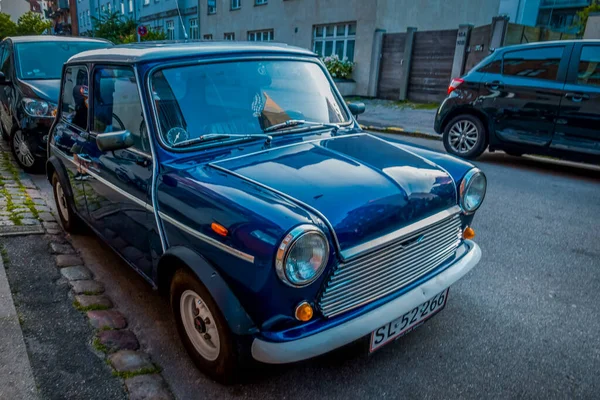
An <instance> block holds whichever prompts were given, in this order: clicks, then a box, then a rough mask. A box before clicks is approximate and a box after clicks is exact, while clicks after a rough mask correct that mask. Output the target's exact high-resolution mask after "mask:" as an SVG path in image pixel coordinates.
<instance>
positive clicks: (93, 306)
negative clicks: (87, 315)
mask: <svg viewBox="0 0 600 400" xmlns="http://www.w3.org/2000/svg"><path fill="white" fill-rule="evenodd" d="M73 307H75V308H76V309H77V310H79V311H84V312H87V311H101V310H108V309H109V308H110V307H108V306H105V305H103V304H90V305H89V306H82V305H81V304H80V303H79V302H78V301H77V300H75V301H73Z"/></svg>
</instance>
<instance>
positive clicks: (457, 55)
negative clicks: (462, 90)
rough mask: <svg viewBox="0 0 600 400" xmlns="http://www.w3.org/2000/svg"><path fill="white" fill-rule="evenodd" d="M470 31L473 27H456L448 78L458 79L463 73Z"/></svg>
mask: <svg viewBox="0 0 600 400" xmlns="http://www.w3.org/2000/svg"><path fill="white" fill-rule="evenodd" d="M471 29H473V25H470V24H461V25H459V26H458V33H457V34H456V47H455V49H454V61H453V62H452V74H451V76H450V78H458V77H459V76H461V75H462V74H463V72H464V71H465V63H466V61H467V47H469V40H470V39H471Z"/></svg>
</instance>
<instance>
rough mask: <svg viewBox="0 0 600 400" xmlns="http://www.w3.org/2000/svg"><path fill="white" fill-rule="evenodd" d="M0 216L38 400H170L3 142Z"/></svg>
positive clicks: (1, 242)
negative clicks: (40, 396) (37, 391)
mask: <svg viewBox="0 0 600 400" xmlns="http://www.w3.org/2000/svg"><path fill="white" fill-rule="evenodd" d="M0 210H1V211H0V249H1V250H2V255H3V259H4V260H5V267H6V270H7V276H8V279H9V284H10V286H11V291H12V292H13V297H14V300H15V306H16V309H17V313H19V316H20V322H21V328H22V331H23V335H24V338H25V342H26V346H27V350H28V354H29V357H30V360H31V363H32V369H33V373H34V378H35V380H36V384H37V385H38V389H39V392H40V394H41V395H42V397H43V398H61V399H96V398H97V399H108V398H110V399H118V398H123V397H127V396H128V397H129V398H130V399H134V400H138V399H153V400H163V399H164V400H168V399H172V398H173V396H172V394H171V392H170V390H169V388H168V386H167V384H166V383H165V382H164V380H163V378H162V376H161V375H160V367H159V366H158V365H157V364H156V363H154V362H153V361H152V360H151V358H150V356H149V355H148V354H147V353H145V352H144V351H143V349H140V344H139V341H138V339H137V337H136V335H135V334H134V333H133V332H131V331H130V330H129V329H127V327H128V323H127V318H126V317H125V316H124V315H123V314H122V313H121V312H120V311H119V309H118V304H114V302H113V301H112V300H111V299H110V298H109V297H108V296H107V295H106V294H104V288H105V285H104V284H103V283H102V282H99V281H97V280H95V279H94V275H93V274H92V272H91V271H90V270H89V269H88V268H87V267H86V266H85V263H84V262H83V260H82V258H81V257H80V255H79V254H78V252H77V251H76V250H75V249H74V248H73V246H72V245H71V242H70V239H71V238H70V236H69V235H66V234H65V233H64V232H63V231H62V229H61V227H60V225H59V224H58V223H57V222H56V220H55V217H54V215H53V214H52V212H51V208H50V207H49V206H48V204H47V203H46V202H45V200H44V199H43V198H42V195H41V193H40V191H39V190H38V188H37V187H36V186H35V185H34V183H33V182H32V180H31V179H30V176H29V175H27V174H25V173H23V172H21V171H20V170H19V169H18V167H17V165H16V164H15V162H14V160H13V159H12V155H11V154H10V153H9V149H8V146H7V145H6V143H5V142H3V141H1V142H0ZM86 321H87V322H86ZM119 381H121V382H122V383H119Z"/></svg>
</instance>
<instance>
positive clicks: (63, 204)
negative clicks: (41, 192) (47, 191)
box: [52, 172, 83, 233]
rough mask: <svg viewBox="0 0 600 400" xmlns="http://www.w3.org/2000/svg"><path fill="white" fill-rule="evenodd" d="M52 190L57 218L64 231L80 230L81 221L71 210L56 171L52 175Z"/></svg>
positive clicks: (73, 231) (74, 231)
mask: <svg viewBox="0 0 600 400" xmlns="http://www.w3.org/2000/svg"><path fill="white" fill-rule="evenodd" d="M52 191H53V192H54V201H55V202H56V209H57V210H58V218H59V219H60V223H61V224H62V226H63V228H64V230H65V231H67V232H69V233H76V232H79V231H81V228H82V227H83V222H82V221H81V219H80V218H79V216H78V215H77V214H76V213H75V211H74V210H73V207H72V206H71V202H70V201H69V198H68V194H67V191H66V189H65V187H64V186H63V184H62V182H61V181H60V177H59V176H58V173H56V172H54V174H53V175H52Z"/></svg>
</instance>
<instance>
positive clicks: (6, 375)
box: [0, 258, 38, 400]
mask: <svg viewBox="0 0 600 400" xmlns="http://www.w3.org/2000/svg"><path fill="white" fill-rule="evenodd" d="M0 339H1V340H0V399H15V400H17V399H37V398H38V396H37V389H36V386H35V381H34V379H33V373H32V371H31V364H30V363H29V357H28V356H27V349H26V348H25V341H24V340H23V333H22V332H21V324H20V323H19V317H18V316H17V311H16V310H15V305H14V303H13V298H12V295H11V292H10V287H9V286H8V280H7V279H6V271H5V270H4V263H3V261H2V259H1V258H0Z"/></svg>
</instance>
